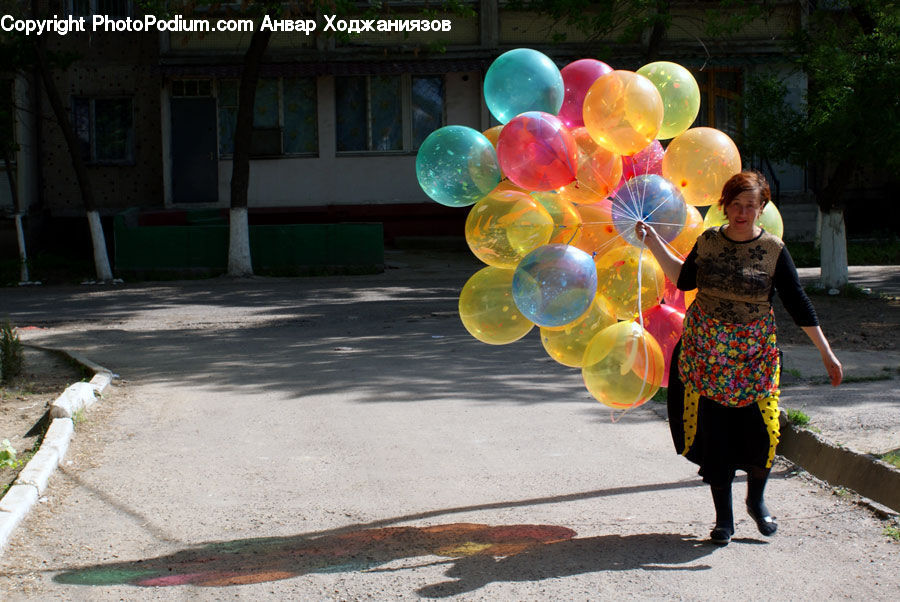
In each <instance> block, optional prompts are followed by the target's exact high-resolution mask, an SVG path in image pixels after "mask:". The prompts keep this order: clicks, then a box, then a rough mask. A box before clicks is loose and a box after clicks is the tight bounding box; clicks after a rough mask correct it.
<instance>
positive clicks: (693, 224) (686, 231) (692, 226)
mask: <svg viewBox="0 0 900 602" xmlns="http://www.w3.org/2000/svg"><path fill="white" fill-rule="evenodd" d="M705 229H706V227H705V226H704V225H703V216H702V215H700V211H698V210H697V208H696V207H694V206H693V205H688V206H687V213H686V214H685V218H684V227H683V228H682V229H681V232H679V233H678V236H676V237H675V240H673V241H672V242H670V243H669V245H670V246H671V247H672V250H674V251H675V252H676V253H678V255H679V256H680V257H681V258H682V259H684V258H685V257H687V255H688V253H690V252H691V249H692V248H694V243H696V242H697V239H698V238H699V237H700V235H701V234H703V231H704V230H705Z"/></svg>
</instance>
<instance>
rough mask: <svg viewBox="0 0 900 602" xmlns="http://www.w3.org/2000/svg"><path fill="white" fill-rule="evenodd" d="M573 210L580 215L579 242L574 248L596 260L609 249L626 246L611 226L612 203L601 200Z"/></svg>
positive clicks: (625, 242) (578, 206) (607, 200)
mask: <svg viewBox="0 0 900 602" xmlns="http://www.w3.org/2000/svg"><path fill="white" fill-rule="evenodd" d="M575 208H576V209H577V210H578V213H579V215H581V240H579V241H578V243H576V244H575V246H576V247H578V248H579V249H581V250H582V251H585V252H586V253H590V254H591V255H593V256H594V258H595V259H596V258H597V257H599V256H600V255H603V254H604V253H606V252H607V251H609V250H611V249H614V248H616V247H621V246H625V245H627V244H628V242H627V241H626V240H625V239H624V238H622V236H620V235H619V233H618V232H616V228H615V226H613V221H612V215H611V214H610V211H611V209H612V201H610V200H609V199H603V200H602V201H601V202H599V203H597V204H594V205H577V206H576V207H575Z"/></svg>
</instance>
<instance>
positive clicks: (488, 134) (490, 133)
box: [481, 125, 503, 150]
mask: <svg viewBox="0 0 900 602" xmlns="http://www.w3.org/2000/svg"><path fill="white" fill-rule="evenodd" d="M502 129H503V126H502V125H495V126H494V127H492V128H488V129H486V130H484V131H483V132H481V133H482V134H484V137H485V138H487V139H488V140H490V141H491V144H493V145H494V150H497V140H499V139H500V130H502Z"/></svg>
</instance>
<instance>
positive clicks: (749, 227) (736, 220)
mask: <svg viewBox="0 0 900 602" xmlns="http://www.w3.org/2000/svg"><path fill="white" fill-rule="evenodd" d="M761 214H762V208H761V207H760V206H759V193H757V192H756V191H755V190H746V191H744V192H742V193H741V194H739V195H737V196H736V197H734V199H733V200H732V201H731V202H730V203H728V205H727V206H726V207H725V217H727V218H728V233H729V234H731V235H732V236H733V237H734V236H736V237H739V238H740V237H747V238H750V237H753V236H755V235H756V234H757V233H758V232H759V231H758V230H757V226H756V222H757V221H758V220H759V216H760V215H761Z"/></svg>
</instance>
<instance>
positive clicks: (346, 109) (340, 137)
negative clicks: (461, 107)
mask: <svg viewBox="0 0 900 602" xmlns="http://www.w3.org/2000/svg"><path fill="white" fill-rule="evenodd" d="M334 94H335V118H336V129H337V132H336V135H337V151H338V152H339V153H340V152H398V151H399V152H409V151H415V150H416V149H418V148H419V146H421V144H422V141H424V140H425V138H426V137H427V136H428V134H430V133H431V132H433V131H434V130H436V129H437V128H439V127H441V125H443V122H444V78H443V77H441V76H410V75H403V76H399V75H368V76H354V77H336V78H335V83H334Z"/></svg>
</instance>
